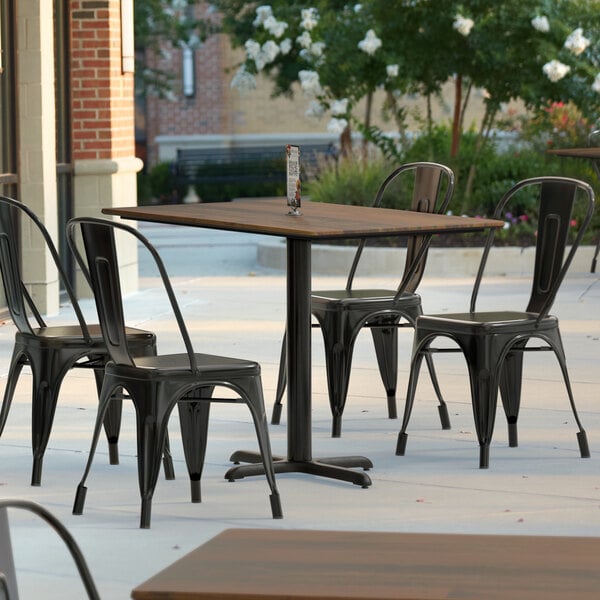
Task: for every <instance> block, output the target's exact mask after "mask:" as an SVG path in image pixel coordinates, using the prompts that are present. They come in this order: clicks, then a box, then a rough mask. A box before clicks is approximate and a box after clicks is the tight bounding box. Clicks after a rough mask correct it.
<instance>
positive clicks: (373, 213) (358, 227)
mask: <svg viewBox="0 0 600 600" xmlns="http://www.w3.org/2000/svg"><path fill="white" fill-rule="evenodd" d="M301 211H302V214H301V215H300V216H291V215H289V214H287V213H288V207H287V204H286V201H285V199H283V198H281V199H279V198H275V199H260V200H256V199H251V200H250V199H249V200H237V201H235V202H207V203H205V204H164V205H158V206H135V207H131V208H122V207H112V208H105V209H104V210H103V212H104V213H106V214H110V215H119V216H121V217H123V218H126V219H136V220H139V221H154V222H158V223H170V224H179V225H191V226H196V227H207V228H211V229H224V230H229V231H245V232H248V233H261V234H267V235H277V236H282V237H291V238H296V239H306V240H318V239H328V238H353V237H354V238H356V237H365V236H366V237H378V236H386V235H411V234H412V235H414V234H420V233H436V232H455V233H460V232H465V231H478V230H482V229H487V228H489V227H502V226H503V225H504V223H503V222H502V221H494V220H492V219H478V218H472V217H457V216H451V215H436V214H429V213H418V212H413V211H405V210H394V209H386V208H378V209H373V208H370V207H366V206H352V205H346V204H325V203H320V202H304V203H303V204H302V207H301Z"/></svg>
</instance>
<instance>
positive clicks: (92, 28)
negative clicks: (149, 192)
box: [0, 0, 142, 314]
mask: <svg viewBox="0 0 600 600" xmlns="http://www.w3.org/2000/svg"><path fill="white" fill-rule="evenodd" d="M0 19H1V22H0V34H1V39H0V44H1V46H0V48H1V56H2V72H1V74H0V102H1V112H2V116H1V125H0V127H1V129H0V134H1V139H2V143H1V151H0V152H1V154H0V193H2V194H5V195H9V196H12V197H15V198H17V199H18V200H20V201H22V202H24V203H26V204H27V205H28V206H29V207H30V208H32V209H33V210H34V211H35V212H36V214H37V215H38V216H39V217H40V219H41V220H42V222H43V223H44V224H45V226H46V228H47V229H48V230H49V232H50V234H51V236H52V237H53V239H54V240H55V242H56V244H57V246H58V247H59V251H60V253H61V256H62V257H63V262H64V266H65V267H66V268H67V271H68V272H69V273H70V276H71V277H72V278H73V279H75V272H74V268H73V265H72V261H71V260H70V258H69V255H68V252H67V249H66V247H65V238H64V228H65V224H66V222H67V220H68V219H69V218H71V217H72V216H78V215H95V216H98V215H100V214H101V210H102V208H105V207H109V206H118V205H120V204H131V203H132V199H134V198H135V197H136V173H137V172H138V171H139V170H140V169H141V168H142V161H141V160H140V159H138V158H136V156H135V137H134V94H133V85H134V84H133V0H53V1H51V0H0ZM22 240H23V242H22V245H23V265H22V267H23V271H24V276H25V278H26V280H27V281H28V282H31V283H29V284H28V285H29V286H30V293H31V294H32V295H33V297H34V298H35V300H36V302H38V304H39V305H40V306H42V307H43V308H44V309H45V312H46V313H48V314H52V313H54V312H56V311H57V310H58V306H59V297H60V285H59V282H58V280H57V277H56V274H55V273H54V270H53V269H52V265H51V259H50V256H49V255H48V253H47V252H46V250H45V249H44V248H43V247H42V246H41V245H38V244H37V242H35V241H34V240H31V241H30V240H29V236H28V232H27V231H26V230H25V228H23V231H22ZM126 254H127V258H126V262H125V263H124V265H123V269H124V270H127V271H129V272H130V274H131V276H130V277H127V280H128V281H129V282H130V283H131V289H135V286H136V285H137V256H136V250H135V247H134V246H132V247H131V248H128V249H127V251H126Z"/></svg>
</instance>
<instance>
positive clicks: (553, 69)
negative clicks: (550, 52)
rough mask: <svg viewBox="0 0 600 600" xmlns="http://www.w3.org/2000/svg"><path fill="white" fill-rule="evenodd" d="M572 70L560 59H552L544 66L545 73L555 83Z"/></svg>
mask: <svg viewBox="0 0 600 600" xmlns="http://www.w3.org/2000/svg"><path fill="white" fill-rule="evenodd" d="M570 70H571V67H570V66H569V65H565V64H564V63H561V62H560V61H559V60H551V61H550V62H547V63H546V64H545V65H544V66H543V67H542V71H543V72H544V75H546V77H547V78H548V79H549V80H550V81H552V82H553V83H556V82H557V81H560V80H561V79H562V78H563V77H564V76H565V75H566V74H567V73H568V72H569V71H570Z"/></svg>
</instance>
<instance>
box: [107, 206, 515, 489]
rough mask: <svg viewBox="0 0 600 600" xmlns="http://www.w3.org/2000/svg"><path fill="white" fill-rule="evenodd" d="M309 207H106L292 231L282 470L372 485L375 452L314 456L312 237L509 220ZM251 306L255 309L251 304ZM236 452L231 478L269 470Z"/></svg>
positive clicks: (216, 225) (202, 223) (450, 229)
mask: <svg viewBox="0 0 600 600" xmlns="http://www.w3.org/2000/svg"><path fill="white" fill-rule="evenodd" d="M301 211H302V214H301V215H290V214H288V207H287V204H286V200H285V199H283V198H275V199H260V200H258V199H247V200H239V201H236V202H214V203H207V204H177V205H162V206H136V207H132V208H116V207H115V208H106V209H104V210H103V212H104V213H107V214H110V215H119V216H121V217H123V218H125V219H136V220H139V221H152V222H156V223H169V224H172V225H189V226H192V227H205V228H209V229H223V230H227V231H243V232H246V233H259V234H263V235H275V236H281V237H284V238H286V241H287V276H286V282H287V283H286V286H287V288H286V289H287V319H286V320H287V360H288V364H287V367H288V402H287V411H288V420H287V425H288V427H287V441H288V451H287V456H286V457H285V458H279V457H276V462H275V464H274V467H275V471H276V472H277V473H285V472H301V473H306V474H311V475H316V476H320V477H329V478H331V479H338V480H342V481H348V482H351V483H353V484H355V485H359V486H361V487H368V486H369V485H371V479H370V478H369V476H368V475H367V473H365V472H364V471H355V470H353V469H352V467H362V468H363V469H370V468H371V467H372V466H373V465H372V463H371V461H370V460H369V459H368V458H366V457H363V456H341V457H327V458H319V459H313V456H312V439H311V436H312V430H311V394H312V393H311V312H310V301H311V299H310V293H311V264H310V258H311V257H310V249H311V243H312V242H314V241H318V240H324V239H340V238H362V237H367V238H371V237H386V236H407V235H423V234H429V233H431V234H435V233H464V232H469V231H481V230H484V229H487V228H490V227H502V225H503V224H504V223H503V222H502V221H495V220H492V219H475V218H467V217H457V216H451V215H437V214H430V213H420V212H413V211H406V210H392V209H386V208H369V207H365V206H351V205H342V204H322V203H317V202H306V203H304V204H303V205H302V208H301ZM242 303H243V300H241V301H240V304H241V305H242V306H240V308H243V304H242ZM244 310H246V314H248V307H245V308H244ZM231 460H232V461H233V462H235V463H240V462H248V463H250V464H245V465H237V466H234V467H232V468H231V469H229V470H228V471H227V473H226V474H225V477H226V478H227V479H230V480H233V479H242V478H244V477H248V476H252V475H261V474H263V473H264V469H263V465H262V463H261V462H260V460H261V459H260V455H258V454H257V453H256V452H246V451H243V450H241V451H237V452H235V453H234V454H233V455H232V456H231Z"/></svg>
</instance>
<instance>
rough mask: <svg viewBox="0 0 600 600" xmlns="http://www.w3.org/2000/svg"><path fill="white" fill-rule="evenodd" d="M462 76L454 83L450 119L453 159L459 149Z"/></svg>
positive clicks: (457, 77) (458, 76) (451, 153)
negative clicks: (452, 110)
mask: <svg viewBox="0 0 600 600" xmlns="http://www.w3.org/2000/svg"><path fill="white" fill-rule="evenodd" d="M461 97H462V75H460V74H459V75H457V76H456V79H455V81H454V118H453V119H452V145H451V147H450V156H451V157H452V158H454V157H455V156H456V155H457V154H458V149H459V147H460V134H461V130H460V113H461V110H460V109H461V105H462V100H461Z"/></svg>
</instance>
